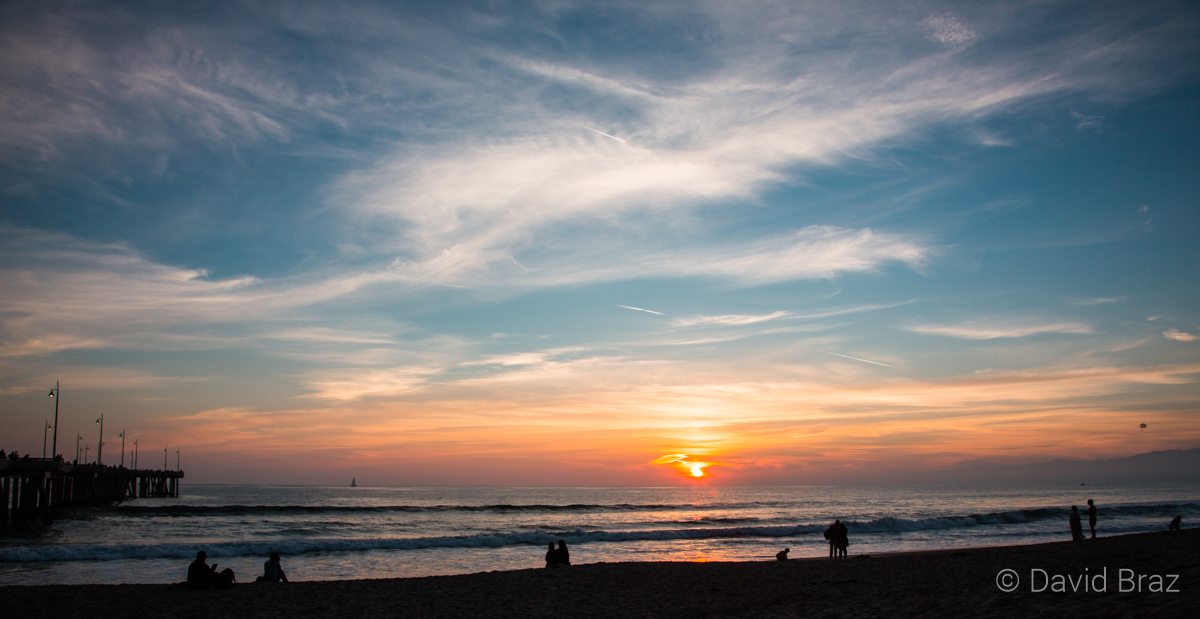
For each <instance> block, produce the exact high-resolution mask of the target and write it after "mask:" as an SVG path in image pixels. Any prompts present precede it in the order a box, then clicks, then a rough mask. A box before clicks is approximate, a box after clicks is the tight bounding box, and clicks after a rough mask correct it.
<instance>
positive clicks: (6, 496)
mask: <svg viewBox="0 0 1200 619" xmlns="http://www.w3.org/2000/svg"><path fill="white" fill-rule="evenodd" d="M182 478H183V471H157V470H148V469H129V468H125V467H121V466H104V465H100V464H74V463H71V462H64V461H62V460H51V459H49V458H20V459H16V460H14V459H3V460H0V498H2V499H3V501H0V503H2V504H3V505H2V507H0V520H11V521H13V522H21V521H24V520H29V519H31V518H35V517H40V518H41V519H42V520H43V521H45V522H51V521H52V520H53V516H52V514H53V513H54V512H55V511H57V510H59V509H62V508H67V507H78V506H81V505H107V504H109V503H117V502H120V501H124V500H126V499H130V498H135V497H174V496H179V480H180V479H182Z"/></svg>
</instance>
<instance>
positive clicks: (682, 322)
mask: <svg viewBox="0 0 1200 619" xmlns="http://www.w3.org/2000/svg"><path fill="white" fill-rule="evenodd" d="M789 315H790V313H789V312H785V311H782V310H780V311H778V312H771V313H770V314H757V315H756V314H722V315H720V316H691V317H688V318H679V319H676V320H675V324H676V326H680V327H695V326H706V325H720V326H741V325H752V324H756V323H760V322H766V321H768V320H775V319H777V318H783V317H785V316H789Z"/></svg>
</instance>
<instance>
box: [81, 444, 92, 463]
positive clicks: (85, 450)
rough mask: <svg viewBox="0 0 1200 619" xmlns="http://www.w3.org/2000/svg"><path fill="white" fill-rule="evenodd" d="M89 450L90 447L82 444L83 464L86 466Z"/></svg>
mask: <svg viewBox="0 0 1200 619" xmlns="http://www.w3.org/2000/svg"><path fill="white" fill-rule="evenodd" d="M89 449H91V447H89V446H88V444H87V443H84V444H83V463H84V464H87V454H88V450H89Z"/></svg>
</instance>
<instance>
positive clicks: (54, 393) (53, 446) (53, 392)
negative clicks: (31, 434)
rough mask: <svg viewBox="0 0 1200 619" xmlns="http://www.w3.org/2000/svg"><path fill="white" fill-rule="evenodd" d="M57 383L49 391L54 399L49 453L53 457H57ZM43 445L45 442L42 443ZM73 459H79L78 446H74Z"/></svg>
mask: <svg viewBox="0 0 1200 619" xmlns="http://www.w3.org/2000/svg"><path fill="white" fill-rule="evenodd" d="M58 396H59V393H58V381H57V380H56V381H54V388H53V389H51V390H50V397H52V398H54V442H53V443H51V444H50V447H51V449H50V451H51V453H52V455H53V457H55V458H57V457H58ZM42 442H43V443H45V441H42ZM75 459H76V460H78V459H79V446H78V444H77V445H76V449H75Z"/></svg>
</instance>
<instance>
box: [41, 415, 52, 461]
mask: <svg viewBox="0 0 1200 619" xmlns="http://www.w3.org/2000/svg"><path fill="white" fill-rule="evenodd" d="M49 431H50V422H49V421H47V422H46V429H45V430H42V459H43V460H45V459H46V433H47V432H49Z"/></svg>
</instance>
